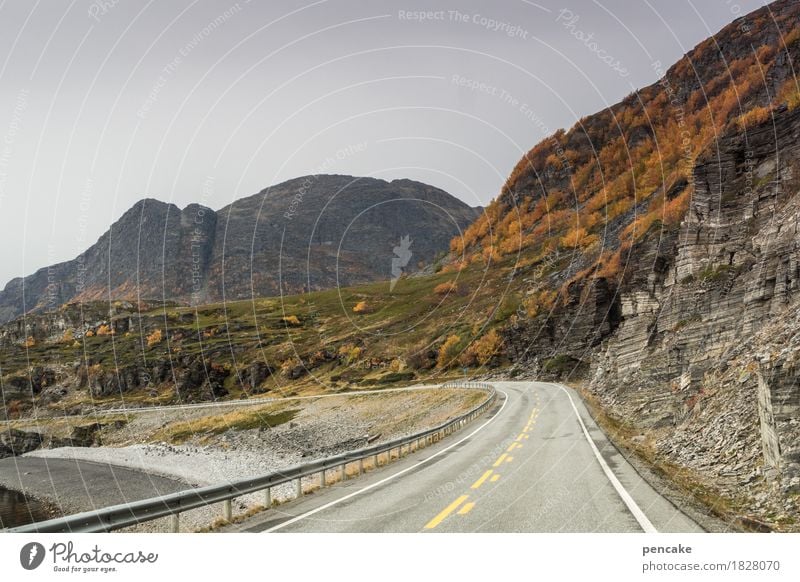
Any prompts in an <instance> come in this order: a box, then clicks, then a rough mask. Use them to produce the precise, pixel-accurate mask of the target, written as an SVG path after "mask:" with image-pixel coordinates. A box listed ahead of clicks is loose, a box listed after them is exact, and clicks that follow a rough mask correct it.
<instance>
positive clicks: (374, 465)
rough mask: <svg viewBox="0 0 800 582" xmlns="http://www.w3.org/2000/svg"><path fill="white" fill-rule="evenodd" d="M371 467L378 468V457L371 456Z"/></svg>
mask: <svg viewBox="0 0 800 582" xmlns="http://www.w3.org/2000/svg"><path fill="white" fill-rule="evenodd" d="M372 465H373V467H374V468H375V469H377V468H378V455H372Z"/></svg>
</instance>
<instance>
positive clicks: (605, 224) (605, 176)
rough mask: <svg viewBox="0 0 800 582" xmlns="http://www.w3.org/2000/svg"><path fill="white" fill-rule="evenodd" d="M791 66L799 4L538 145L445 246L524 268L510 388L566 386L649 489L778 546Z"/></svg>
mask: <svg viewBox="0 0 800 582" xmlns="http://www.w3.org/2000/svg"><path fill="white" fill-rule="evenodd" d="M799 64H800V3H797V2H790V1H783V0H781V1H779V2H774V3H772V4H770V5H769V6H766V7H764V8H763V9H760V10H758V11H756V12H754V13H752V14H750V15H748V16H746V17H743V18H741V19H739V20H737V21H735V22H734V23H732V24H731V25H729V26H728V27H726V28H725V29H723V30H722V31H721V32H720V33H718V34H717V35H715V36H714V37H713V38H711V39H709V40H708V41H705V42H703V43H701V44H700V45H698V46H697V47H696V48H695V49H694V50H693V51H691V52H690V53H689V54H688V55H687V56H686V57H684V59H682V60H681V61H679V62H678V63H677V64H675V65H674V66H672V67H670V68H669V69H668V70H667V71H666V74H665V76H664V77H663V78H662V79H661V80H660V81H659V82H658V83H656V84H654V85H652V86H650V87H646V88H644V89H642V90H640V91H638V92H637V93H635V94H633V95H631V96H630V97H628V98H627V99H625V100H624V101H623V102H622V103H620V104H618V105H616V106H613V107H611V108H609V109H608V110H605V111H602V112H600V113H598V114H596V115H592V116H589V117H587V118H584V119H582V120H581V121H580V122H579V123H578V124H576V126H575V127H574V128H572V129H571V130H569V131H567V132H558V133H557V134H555V135H554V136H552V137H551V138H549V139H547V140H545V141H544V142H542V143H540V144H539V145H537V146H536V147H535V148H534V149H533V150H531V152H529V154H528V155H527V156H526V157H525V158H523V160H521V161H520V163H519V164H518V166H517V168H516V169H515V171H514V173H513V174H512V176H511V177H510V178H509V180H508V182H507V184H506V187H505V188H504V190H503V192H502V194H501V196H500V197H499V198H498V199H497V200H495V201H494V202H493V203H492V204H491V205H490V206H489V208H488V209H487V212H486V214H485V217H484V218H481V219H479V221H478V222H477V223H476V227H474V228H471V229H469V230H468V231H467V233H466V235H465V237H464V238H463V239H461V240H457V241H454V244H453V246H454V248H456V249H462V248H463V249H464V252H465V253H466V254H467V256H468V257H472V259H471V260H477V261H478V262H487V263H490V262H496V263H498V264H503V263H504V262H505V261H508V260H509V259H508V257H509V256H511V255H513V252H514V251H515V250H518V249H521V252H522V256H523V260H520V261H518V262H517V274H518V276H519V277H520V278H521V279H522V280H523V281H525V285H524V287H523V293H522V297H523V299H522V307H523V308H522V309H521V310H520V312H519V314H518V316H515V317H514V318H513V321H512V322H511V323H510V325H508V326H507V327H506V328H505V332H504V335H505V339H506V346H507V349H508V352H509V355H510V356H511V358H512V359H513V360H514V361H515V367H516V368H517V369H518V370H520V371H524V372H525V373H526V374H531V375H534V376H536V377H542V376H545V377H547V376H549V377H559V378H562V379H563V378H570V379H573V380H575V381H580V382H581V383H582V384H583V385H584V387H585V388H586V395H587V397H588V398H589V399H590V400H592V401H594V402H596V403H597V405H598V410H599V411H600V413H601V414H602V415H603V416H604V417H605V418H607V419H609V420H608V423H607V425H606V426H607V428H609V427H610V428H612V429H614V430H616V431H618V433H619V435H620V438H622V439H623V440H626V441H627V444H630V445H631V446H632V447H634V448H635V449H637V450H638V451H639V452H640V453H641V454H642V455H644V456H646V457H647V458H648V459H649V460H651V461H652V462H653V463H654V464H655V465H656V466H657V467H659V468H660V469H661V470H662V471H663V472H665V473H667V474H668V475H669V476H670V477H672V478H673V479H675V480H677V481H679V482H681V483H682V484H683V485H685V486H686V487H687V489H689V490H691V491H692V492H693V493H695V494H696V495H697V496H698V497H701V498H703V500H704V501H705V502H707V503H709V504H711V505H712V506H715V508H716V509H717V510H718V511H719V512H720V514H726V513H728V512H729V511H733V512H734V513H739V514H740V515H741V513H745V514H749V515H755V516H758V520H760V521H767V522H769V524H770V525H769V526H766V527H778V528H794V527H796V526H797V523H798V515H800V504H798V501H797V500H798V494H800V383H799V382H798V380H800V376H799V375H798V374H799V373H798V367H797V366H798V363H800V334H798V329H800V326H799V324H800V319H799V318H798V314H799V313H800V309H799V308H800V232H798V223H799V222H800V92H798V84H797V81H796V78H795V75H794V72H793V71H796V70H797V66H798V65H799ZM570 209H571V210H570ZM484 225H486V226H484ZM479 227H480V228H479ZM488 232H492V233H494V234H493V236H488V235H487V234H485V233H488ZM475 257H477V259H475ZM456 264H457V265H459V264H458V263H456ZM459 266H460V265H459ZM759 527H760V526H759Z"/></svg>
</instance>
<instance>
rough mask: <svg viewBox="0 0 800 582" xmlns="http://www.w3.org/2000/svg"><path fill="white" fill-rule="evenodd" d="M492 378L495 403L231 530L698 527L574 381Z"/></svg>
mask: <svg viewBox="0 0 800 582" xmlns="http://www.w3.org/2000/svg"><path fill="white" fill-rule="evenodd" d="M494 384H495V386H497V388H498V392H499V398H498V401H497V404H496V406H495V407H494V408H493V409H492V410H491V411H490V412H489V413H487V414H486V415H485V416H484V417H482V418H481V419H478V420H477V421H475V422H473V423H472V424H471V425H469V426H468V427H466V428H464V429H462V430H461V431H459V432H458V433H455V434H454V435H452V436H450V437H448V438H446V439H444V440H442V441H441V442H439V443H437V444H436V445H434V446H431V447H428V448H426V449H423V450H421V451H419V452H416V453H413V454H411V455H409V456H408V457H406V458H404V459H402V460H400V461H397V462H395V463H393V464H391V465H389V466H386V467H383V468H380V469H378V470H377V471H372V472H369V473H367V474H366V475H365V476H362V477H360V478H357V479H351V480H349V481H345V482H344V483H340V484H337V485H335V486H331V487H328V488H326V489H323V490H320V491H317V492H315V493H314V494H312V495H306V496H305V497H303V498H301V499H299V500H297V501H293V502H290V503H287V504H284V505H281V506H278V507H276V508H274V509H272V510H269V511H267V512H264V513H262V514H259V515H257V516H255V517H253V518H251V519H249V520H247V521H245V522H243V523H242V524H239V525H238V526H237V527H236V528H235V531H251V532H642V531H648V532H653V531H660V532H700V531H703V530H702V528H700V527H699V526H698V525H697V524H696V523H694V522H693V521H692V520H691V519H689V518H688V517H687V516H686V515H684V514H683V513H681V512H680V511H679V510H678V509H677V508H675V506H673V505H672V504H671V503H670V502H669V501H667V500H666V499H664V498H663V497H661V496H660V495H659V494H658V493H657V492H656V491H655V490H654V489H653V488H652V487H650V485H648V484H647V482H645V481H644V480H643V479H642V478H641V477H640V476H639V475H638V474H637V473H636V471H635V470H634V469H633V467H631V466H630V465H629V464H628V463H627V461H625V459H624V458H623V457H622V456H621V455H620V454H619V453H618V452H617V451H616V449H615V448H614V447H613V446H612V445H611V444H610V443H609V442H608V440H607V439H606V437H605V435H604V434H603V433H602V431H600V429H599V428H598V427H597V426H596V425H595V423H594V421H593V420H592V419H591V417H590V416H589V414H588V412H587V411H586V409H585V408H584V407H583V405H582V403H581V401H580V399H579V398H578V396H577V395H576V394H575V393H574V392H573V391H572V390H571V389H569V388H566V387H562V386H560V385H556V384H549V383H537V382H497V383H494Z"/></svg>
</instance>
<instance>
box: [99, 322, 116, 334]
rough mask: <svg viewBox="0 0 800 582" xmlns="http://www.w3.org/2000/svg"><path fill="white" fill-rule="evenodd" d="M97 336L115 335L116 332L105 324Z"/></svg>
mask: <svg viewBox="0 0 800 582" xmlns="http://www.w3.org/2000/svg"><path fill="white" fill-rule="evenodd" d="M96 334H97V335H114V330H113V329H111V327H109V326H108V325H105V324H103V325H101V326H100V327H98V328H97V332H96Z"/></svg>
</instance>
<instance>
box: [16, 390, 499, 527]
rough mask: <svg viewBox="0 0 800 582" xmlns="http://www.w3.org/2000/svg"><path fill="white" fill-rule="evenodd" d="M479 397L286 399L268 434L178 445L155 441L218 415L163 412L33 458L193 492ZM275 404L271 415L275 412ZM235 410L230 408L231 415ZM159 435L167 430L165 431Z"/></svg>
mask: <svg viewBox="0 0 800 582" xmlns="http://www.w3.org/2000/svg"><path fill="white" fill-rule="evenodd" d="M484 397H485V394H484V393H483V392H480V391H466V390H441V389H438V390H425V391H415V392H396V393H392V394H385V395H383V394H375V395H342V396H336V397H330V398H318V399H311V400H304V401H297V400H295V401H291V400H290V401H286V402H285V403H281V404H280V405H279V406H280V409H283V410H297V411H298V412H297V414H296V415H295V416H294V418H293V419H292V420H291V422H286V423H284V424H282V425H280V426H276V427H274V428H268V429H251V430H242V431H233V430H229V431H227V432H224V433H222V434H220V435H216V436H209V435H208V434H196V435H194V436H192V437H191V438H189V439H188V440H187V441H186V442H184V443H182V444H179V445H175V444H167V443H158V442H152V440H151V439H152V438H153V435H157V434H163V431H164V430H165V428H169V426H170V423H174V422H187V421H192V420H198V419H204V418H207V417H209V416H213V414H214V413H213V411H211V412H210V411H209V410H203V411H190V412H183V411H180V413H178V414H173V417H175V416H177V418H172V419H167V418H165V417H164V413H163V412H157V413H155V412H154V413H152V414H137V415H136V416H135V417H133V419H132V420H131V422H129V423H128V424H127V425H126V426H125V427H124V428H123V429H120V430H119V431H117V432H116V433H114V434H105V435H104V441H103V442H105V443H109V442H113V443H115V444H116V446H103V447H92V448H81V447H63V448H57V449H45V450H38V451H34V452H32V453H28V456H33V457H44V458H59V459H78V460H83V461H91V462H95V463H107V464H111V465H116V466H120V467H125V468H129V469H134V470H137V471H142V472H144V473H148V474H153V475H160V476H163V477H168V478H171V479H178V480H180V481H183V482H185V483H186V484H187V485H191V486H202V485H211V484H221V483H227V482H230V481H233V480H237V479H242V478H244V477H248V476H255V475H262V474H264V473H269V472H272V471H276V470H278V469H281V468H285V467H288V466H291V465H294V464H298V463H302V462H304V461H308V460H311V459H314V458H320V457H326V456H330V455H333V454H336V453H339V452H343V451H346V450H352V449H355V448H359V447H362V446H365V445H366V443H367V437H368V436H370V437H378V438H377V442H380V441H383V440H389V439H392V438H396V437H398V436H401V435H404V434H409V433H412V432H416V431H419V430H422V429H424V428H427V427H430V426H434V425H436V424H439V423H441V422H443V421H444V420H446V419H447V418H450V417H452V416H455V415H456V414H458V413H459V412H461V411H463V410H466V409H467V408H470V407H472V406H474V405H475V404H477V403H478V402H479V401H480V400H482V399H483V398H484ZM275 409H276V408H275V405H271V410H270V412H271V413H274V411H275ZM227 411H229V409H228V410H226V412H227ZM159 431H162V432H161V433H160V432H159ZM292 491H293V490H292V485H291V484H287V485H284V486H280V487H277V488H275V489H274V490H273V498H274V499H276V500H278V501H280V500H282V499H288V498H290V497H291V496H292ZM81 493H82V492H81ZM261 503H263V494H261V493H257V494H252V495H248V496H245V497H242V498H239V499H237V500H236V501H235V502H234V514H236V513H243V512H245V511H247V510H249V509H250V508H252V507H254V506H256V505H259V504H261ZM219 517H221V507H219V506H216V507H205V508H201V509H197V510H193V511H191V512H187V513H185V514H182V515H181V531H195V530H197V529H200V528H202V527H205V526H207V525H209V524H210V523H212V522H213V521H214V520H215V519H217V518H219ZM168 526H169V520H166V519H165V520H157V521H153V522H149V523H147V524H142V525H141V526H137V528H135V529H136V530H137V531H166V529H167V528H168Z"/></svg>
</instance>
